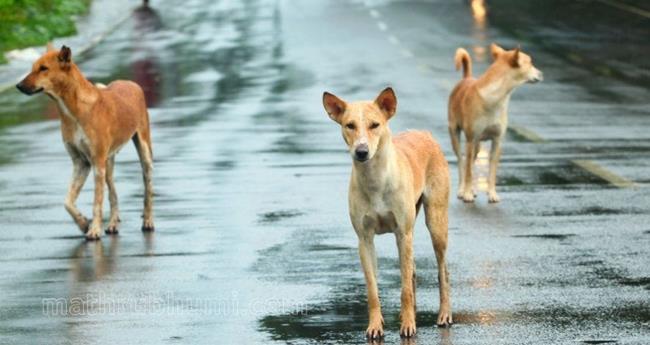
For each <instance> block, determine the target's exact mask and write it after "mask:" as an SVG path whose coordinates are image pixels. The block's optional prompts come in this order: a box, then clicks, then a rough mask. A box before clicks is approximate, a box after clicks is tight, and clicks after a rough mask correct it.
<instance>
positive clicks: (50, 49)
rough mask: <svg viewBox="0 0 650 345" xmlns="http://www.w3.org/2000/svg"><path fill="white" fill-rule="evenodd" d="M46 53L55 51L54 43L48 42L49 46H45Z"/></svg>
mask: <svg viewBox="0 0 650 345" xmlns="http://www.w3.org/2000/svg"><path fill="white" fill-rule="evenodd" d="M45 51H46V52H47V53H49V52H51V51H54V45H53V44H52V41H49V42H47V45H46V46H45Z"/></svg>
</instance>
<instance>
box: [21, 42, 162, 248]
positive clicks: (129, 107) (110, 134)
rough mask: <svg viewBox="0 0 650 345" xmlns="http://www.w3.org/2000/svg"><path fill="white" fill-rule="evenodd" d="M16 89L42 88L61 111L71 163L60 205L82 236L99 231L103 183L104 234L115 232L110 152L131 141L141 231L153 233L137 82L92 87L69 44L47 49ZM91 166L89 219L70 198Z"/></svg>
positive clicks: (147, 141) (148, 152)
mask: <svg viewBox="0 0 650 345" xmlns="http://www.w3.org/2000/svg"><path fill="white" fill-rule="evenodd" d="M16 87H17V88H18V90H20V91H21V92H23V93H25V94H27V95H33V94H36V93H39V92H41V91H44V92H45V93H46V94H47V95H48V96H49V97H50V98H52V99H53V100H54V101H56V103H57V105H58V107H59V110H60V112H61V132H62V134H63V143H64V145H65V148H66V150H67V151H68V154H70V158H72V164H73V166H74V169H73V173H72V181H71V183H70V188H69V190H68V195H67V197H66V199H65V209H66V210H67V211H68V213H70V215H71V216H72V219H74V221H75V223H77V225H78V226H79V229H81V231H82V232H84V233H85V234H86V239H87V240H96V239H99V237H100V235H101V229H102V203H103V201H104V183H106V184H107V185H108V198H109V201H110V205H111V215H110V219H109V222H108V228H107V229H106V233H107V234H117V232H118V223H119V221H120V218H119V214H118V207H117V193H116V191H115V184H114V183H113V166H114V163H115V154H116V153H117V152H118V151H119V150H120V148H122V146H124V144H126V142H127V141H129V139H132V140H133V143H134V144H135V147H136V149H137V151H138V155H139V157H140V163H141V165H142V171H143V178H144V186H145V198H144V214H143V224H142V230H143V231H153V229H154V225H153V214H152V212H153V211H152V199H153V186H152V181H151V179H152V173H153V156H152V148H151V136H150V133H149V114H148V112H147V105H146V102H145V99H144V93H143V92H142V89H141V88H140V86H138V85H137V84H136V83H133V82H130V81H122V80H118V81H114V82H112V83H110V84H109V85H108V86H104V85H99V84H98V85H97V86H96V85H93V84H92V83H90V82H89V81H88V80H87V79H86V78H84V76H83V75H82V74H81V71H80V70H79V68H78V67H77V65H75V63H74V62H72V52H71V51H70V48H68V47H66V46H63V47H62V48H61V50H59V51H56V50H54V49H53V48H52V46H51V45H48V49H47V52H46V53H45V54H44V55H43V56H41V57H40V58H39V59H38V60H36V62H35V63H34V65H33V66H32V70H31V72H30V73H29V74H28V75H27V76H26V77H25V79H23V80H22V81H21V82H20V83H18V85H16ZM91 167H92V168H93V171H94V174H95V199H94V203H93V218H92V220H91V221H89V220H88V219H87V218H86V217H84V216H83V215H82V214H81V212H80V211H79V209H77V206H76V205H75V202H76V200H77V197H78V196H79V192H80V191H81V188H82V187H83V185H84V183H85V181H86V178H87V177H88V174H89V172H90V169H91Z"/></svg>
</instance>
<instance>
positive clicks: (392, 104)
mask: <svg viewBox="0 0 650 345" xmlns="http://www.w3.org/2000/svg"><path fill="white" fill-rule="evenodd" d="M375 103H376V104H377V106H379V109H381V110H383V111H384V113H385V114H386V120H388V119H390V118H391V117H393V115H395V112H396V111H397V97H396V96H395V91H393V89H392V88H391V87H387V88H385V89H384V90H383V91H382V92H381V93H380V94H379V96H377V98H376V99H375Z"/></svg>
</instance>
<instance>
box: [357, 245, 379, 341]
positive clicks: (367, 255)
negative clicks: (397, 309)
mask: <svg viewBox="0 0 650 345" xmlns="http://www.w3.org/2000/svg"><path fill="white" fill-rule="evenodd" d="M359 258H361V266H362V268H363V275H364V276H365V278H366V289H367V291H368V328H367V329H366V336H367V337H368V338H369V339H379V338H381V337H383V336H384V318H383V317H382V316H381V304H380V302H379V291H378V289H377V256H376V254H375V243H374V235H373V234H367V235H364V236H360V237H359Z"/></svg>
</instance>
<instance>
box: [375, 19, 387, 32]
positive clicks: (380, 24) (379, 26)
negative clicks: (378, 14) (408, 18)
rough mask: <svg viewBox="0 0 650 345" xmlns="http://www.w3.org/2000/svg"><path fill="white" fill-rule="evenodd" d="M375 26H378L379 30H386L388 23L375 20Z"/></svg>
mask: <svg viewBox="0 0 650 345" xmlns="http://www.w3.org/2000/svg"><path fill="white" fill-rule="evenodd" d="M377 27H378V28H379V30H381V31H386V30H388V25H386V23H384V22H382V21H381V20H380V21H378V22H377Z"/></svg>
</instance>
